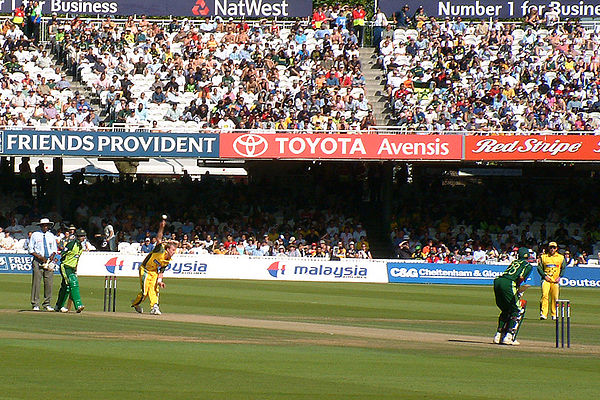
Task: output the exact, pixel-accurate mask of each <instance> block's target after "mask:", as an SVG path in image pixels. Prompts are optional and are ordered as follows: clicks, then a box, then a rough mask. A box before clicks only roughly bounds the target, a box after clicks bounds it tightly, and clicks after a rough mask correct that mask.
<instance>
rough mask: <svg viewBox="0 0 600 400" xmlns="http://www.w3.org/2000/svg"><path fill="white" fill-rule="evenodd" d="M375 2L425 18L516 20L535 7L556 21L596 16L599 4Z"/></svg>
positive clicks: (576, 0) (572, 0)
mask: <svg viewBox="0 0 600 400" xmlns="http://www.w3.org/2000/svg"><path fill="white" fill-rule="evenodd" d="M378 5H379V7H380V8H381V10H382V11H383V12H384V13H386V14H387V15H389V16H391V15H393V14H394V13H398V12H400V11H401V10H402V7H403V6H404V5H408V6H409V13H408V14H409V16H410V17H412V16H413V15H414V13H415V11H416V10H417V9H418V8H419V6H422V7H423V10H424V14H425V15H426V16H427V17H435V18H445V17H449V18H454V17H461V18H463V19H482V20H489V19H490V18H495V17H498V18H500V19H519V18H523V17H524V16H525V15H526V14H527V13H528V12H529V10H531V9H532V8H536V9H537V10H538V13H539V14H540V15H542V16H545V15H547V14H548V13H553V14H556V15H558V17H560V20H565V19H569V18H597V17H599V16H600V4H598V2H597V1H595V0H583V1H582V0H561V1H557V0H551V1H542V0H437V1H435V0H434V1H421V0H418V1H417V0H403V1H397V0H379V2H378Z"/></svg>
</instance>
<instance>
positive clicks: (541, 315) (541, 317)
mask: <svg viewBox="0 0 600 400" xmlns="http://www.w3.org/2000/svg"><path fill="white" fill-rule="evenodd" d="M540 319H541V320H542V321H545V320H547V319H548V317H546V316H545V315H544V314H541V313H540Z"/></svg>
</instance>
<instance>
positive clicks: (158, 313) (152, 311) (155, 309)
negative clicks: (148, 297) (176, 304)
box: [150, 304, 162, 315]
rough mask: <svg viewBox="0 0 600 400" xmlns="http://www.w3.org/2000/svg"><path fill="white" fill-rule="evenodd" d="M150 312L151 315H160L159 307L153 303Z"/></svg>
mask: <svg viewBox="0 0 600 400" xmlns="http://www.w3.org/2000/svg"><path fill="white" fill-rule="evenodd" d="M150 314H152V315H161V314H162V313H161V312H160V309H159V308H158V304H155V305H154V307H152V310H150Z"/></svg>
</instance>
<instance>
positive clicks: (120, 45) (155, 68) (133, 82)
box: [49, 16, 375, 131]
mask: <svg viewBox="0 0 600 400" xmlns="http://www.w3.org/2000/svg"><path fill="white" fill-rule="evenodd" d="M346 22H347V21H346V20H337V19H336V20H329V19H325V20H323V21H321V23H319V24H314V25H312V26H311V25H307V24H306V23H305V21H295V22H293V23H290V24H284V25H282V24H280V23H276V22H275V21H271V22H268V21H266V20H261V21H245V20H243V19H242V20H241V21H235V22H234V21H233V20H232V19H229V20H223V19H221V18H215V19H209V18H207V19H206V20H204V21H194V22H192V21H189V20H188V19H182V20H178V19H175V18H173V20H172V21H171V22H170V23H169V24H168V25H166V24H165V25H162V24H159V23H157V22H153V21H152V20H149V19H147V18H146V17H145V16H142V17H141V18H139V19H134V17H129V18H128V20H127V21H126V22H125V23H124V24H122V23H119V24H117V23H115V22H114V21H112V20H111V18H106V19H105V20H104V21H101V22H93V21H88V20H82V19H79V18H74V19H73V20H72V21H70V23H65V22H59V20H58V19H53V20H51V21H50V22H49V35H50V38H51V40H52V42H53V44H54V48H55V49H56V51H57V54H58V57H59V60H61V61H64V62H65V65H66V66H67V68H69V70H70V71H72V72H73V73H75V74H76V76H77V77H80V78H81V80H82V82H83V83H84V84H85V85H87V87H88V88H89V89H90V90H91V91H92V92H93V93H94V94H95V95H96V96H98V97H99V99H100V104H101V108H102V111H101V114H102V115H103V117H104V116H106V117H105V118H102V121H100V123H101V124H102V125H106V126H114V125H115V124H127V125H128V126H137V127H141V128H144V129H148V128H150V129H156V130H166V131H168V130H172V129H182V128H186V129H191V130H197V129H220V130H230V129H279V130H284V129H288V130H305V131H336V130H350V129H361V128H366V127H368V126H370V125H373V124H375V121H374V118H373V115H372V113H371V112H370V111H371V106H370V105H369V103H368V102H367V100H366V96H365V90H364V86H365V78H364V76H363V75H362V71H361V62H360V60H359V57H358V56H359V40H360V38H359V37H358V36H357V34H356V33H357V32H359V30H358V29H348V28H347V26H346ZM350 26H352V25H350Z"/></svg>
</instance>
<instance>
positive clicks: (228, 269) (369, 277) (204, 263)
mask: <svg viewBox="0 0 600 400" xmlns="http://www.w3.org/2000/svg"><path fill="white" fill-rule="evenodd" d="M144 257H145V255H144V254H135V255H122V254H119V253H96V252H92V253H83V254H82V255H81V258H80V261H79V267H78V268H77V273H78V274H79V275H82V276H105V275H116V276H131V277H134V276H135V277H137V276H139V267H140V265H141V264H142V261H143V260H144ZM164 276H165V278H208V279H257V280H270V281H272V280H279V281H285V280H290V281H318V282H371V283H387V282H388V277H387V270H386V263H385V262H384V261H379V260H343V261H326V260H314V259H305V258H285V259H278V258H274V257H247V256H221V255H183V254H177V255H175V256H174V257H173V261H172V262H171V263H170V264H169V266H168V267H167V270H166V271H165V274H164Z"/></svg>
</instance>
